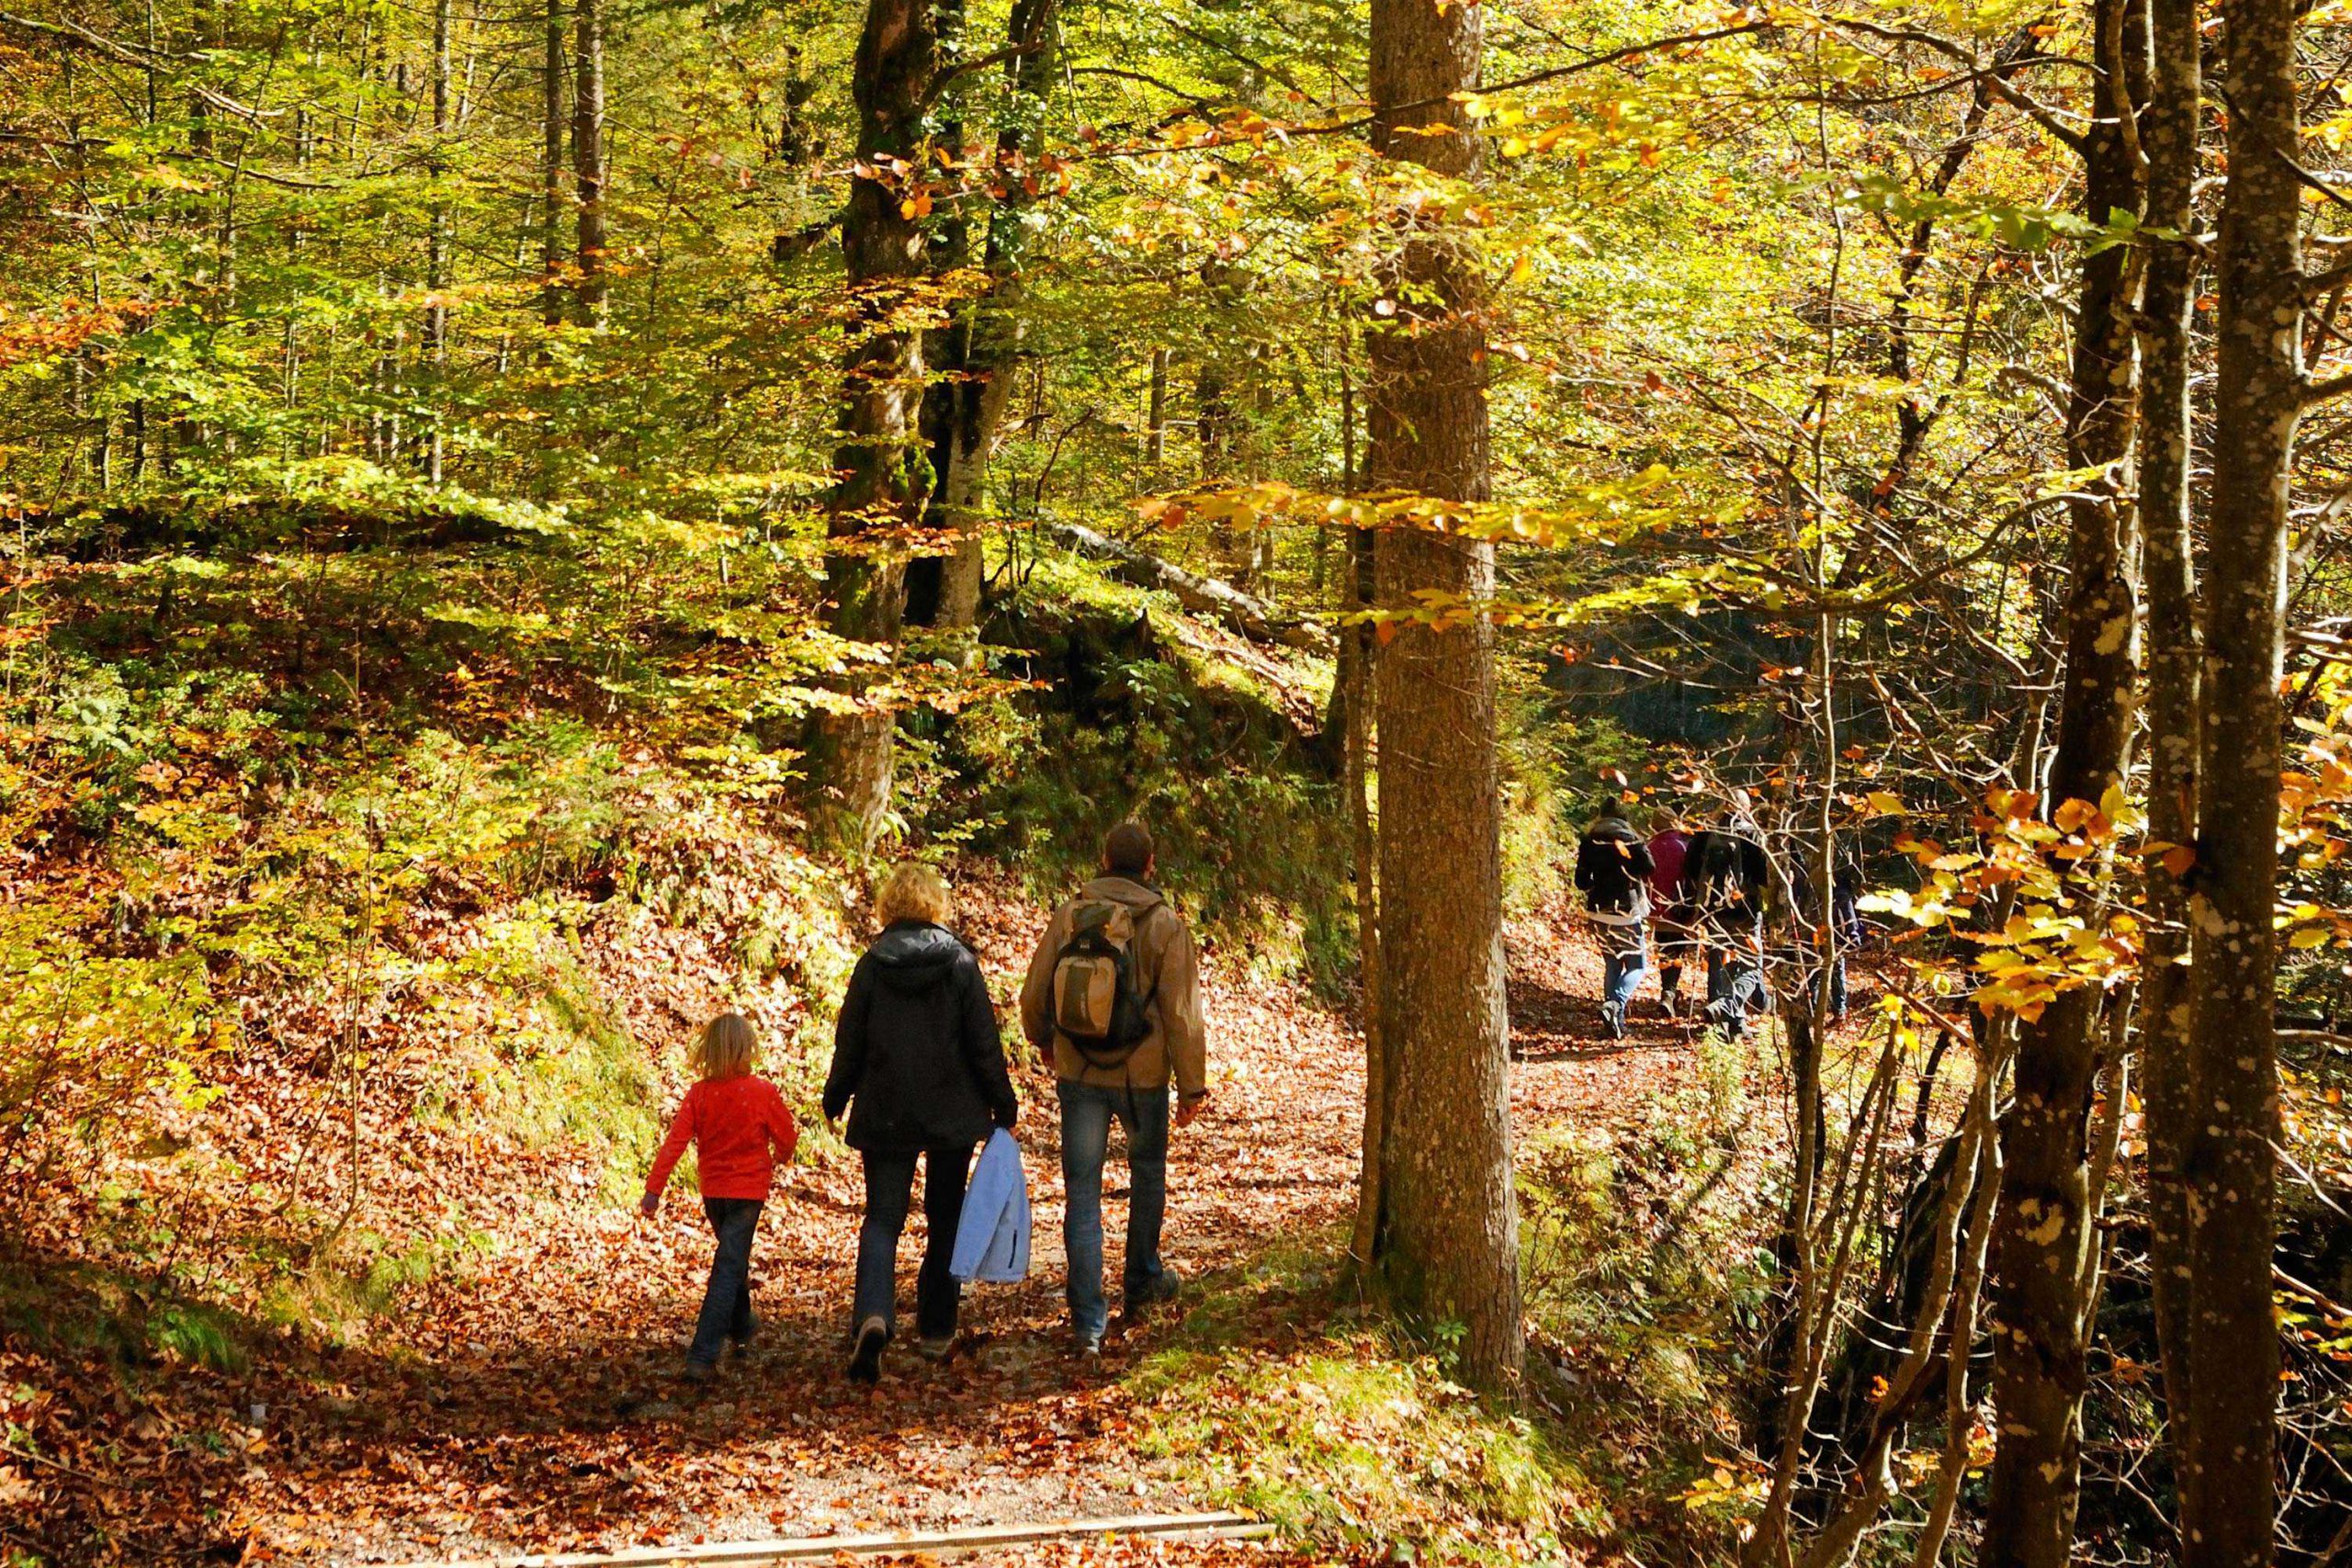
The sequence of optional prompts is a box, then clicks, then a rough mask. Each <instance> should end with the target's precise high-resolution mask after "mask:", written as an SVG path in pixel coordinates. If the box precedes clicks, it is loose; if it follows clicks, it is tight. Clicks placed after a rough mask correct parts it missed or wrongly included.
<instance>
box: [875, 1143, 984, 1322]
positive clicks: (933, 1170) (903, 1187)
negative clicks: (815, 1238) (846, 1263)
mask: <svg viewBox="0 0 2352 1568" xmlns="http://www.w3.org/2000/svg"><path fill="white" fill-rule="evenodd" d="M864 1152H865V1224H863V1225H860V1226H859V1227H858V1232H857V1300H856V1303H855V1305H854V1308H853V1309H852V1313H851V1317H852V1322H851V1324H850V1327H851V1329H852V1330H853V1331H854V1330H855V1329H856V1328H857V1326H858V1325H861V1324H863V1323H865V1320H866V1319H867V1318H869V1317H878V1318H880V1319H881V1320H882V1321H883V1322H884V1323H885V1324H886V1325H889V1326H890V1328H891V1329H892V1330H893V1331H894V1332H895V1331H896V1329H897V1326H898V1311H897V1298H898V1271H899V1232H900V1231H903V1230H905V1229H906V1228H907V1210H908V1208H909V1206H910V1204H911V1202H912V1201H913V1196H914V1185H915V1156H914V1155H913V1154H912V1153H911V1152H904V1153H902V1152H899V1151H897V1150H885V1149H867V1150H865V1151H864ZM922 1163H923V1178H922V1213H923V1219H924V1222H925V1223H926V1224H928V1225H929V1226H930V1229H931V1235H930V1237H929V1239H928V1240H926V1241H925V1242H924V1243H923V1249H922V1271H921V1272H919V1273H918V1274H917V1275H916V1276H915V1327H916V1331H917V1332H918V1333H920V1334H921V1335H922V1337H924V1338H925V1339H944V1338H946V1337H948V1336H949V1335H951V1334H953V1333H955V1332H956V1303H957V1302H959V1301H960V1300H961V1299H962V1298H963V1294H964V1287H963V1286H962V1285H960V1284H958V1283H957V1282H956V1276H955V1275H953V1274H950V1273H949V1272H948V1271H947V1265H948V1261H949V1259H951V1258H954V1257H955V1256H956V1222H957V1221H958V1220H960V1219H962V1218H963V1217H964V1182H965V1179H966V1178H967V1177H968V1176H969V1175H970V1174H971V1168H972V1146H971V1145H968V1144H967V1145H965V1146H964V1147H962V1148H954V1149H928V1150H925V1151H924V1153H923V1156H922Z"/></svg>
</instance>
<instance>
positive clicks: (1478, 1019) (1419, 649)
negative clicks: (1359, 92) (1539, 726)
mask: <svg viewBox="0 0 2352 1568" xmlns="http://www.w3.org/2000/svg"><path fill="white" fill-rule="evenodd" d="M1482 17H1483V12H1482V11H1481V9H1480V8H1479V7H1477V6H1463V5H1457V4H1443V5H1441V4H1440V0H1374V5H1373V8H1372V100H1373V106H1374V143H1375V145H1376V146H1377V147H1378V148H1379V150H1380V152H1382V154H1383V155H1384V156H1386V157H1388V158H1390V159H1393V160H1397V161H1398V162H1402V163H1413V164H1422V165H1425V166H1427V167H1429V168H1430V169H1433V170H1435V171H1437V172H1438V173H1440V174H1442V175H1452V176H1455V177H1465V176H1467V175H1471V174H1473V173H1474V172H1475V171H1476V165H1477V156H1478V153H1477V142H1476V138H1475V136H1473V135H1472V134H1471V133H1470V132H1469V131H1468V130H1466V129H1465V127H1464V114H1463V110H1462V108H1461V107H1460V105H1459V104H1457V103H1456V102H1454V101H1453V95H1456V94H1460V93H1463V92H1465V91H1467V90H1469V89H1472V88H1474V87H1476V85H1477V83H1478V68H1479V58H1480V49H1481V41H1482V40H1481V27H1482ZM1435 126H1445V127H1448V128H1449V129H1448V130H1443V131H1442V132H1436V133H1431V131H1430V128H1432V127H1435ZM1397 222H1398V223H1399V224H1400V226H1402V232H1401V233H1400V235H1399V238H1400V240H1401V242H1402V246H1403V249H1402V254H1401V255H1400V256H1399V257H1398V260H1397V278H1396V297H1397V300H1398V308H1397V313H1396V314H1395V316H1393V317H1391V318H1388V319H1387V321H1386V323H1385V325H1384V326H1383V327H1382V328H1381V329H1380V330H1378V331H1376V332H1374V333H1371V334H1370V335H1369V336H1368V339H1367V358H1368V361H1369V367H1368V372H1367V378H1366V391H1367V393H1368V394H1369V400H1370V403H1371V421H1370V423H1371V437H1372V441H1371V453H1370V461H1369V463H1368V465H1367V468H1368V473H1367V479H1368V480H1369V483H1370V485H1371V488H1373V489H1374V490H1375V491H1378V490H1397V491H1413V492H1416V493H1419V494H1425V495H1436V496H1443V497H1447V498H1450V499H1457V500H1476V499H1483V498H1484V497H1485V496H1486V494H1487V394H1486V366H1485V354H1484V346H1485V345H1484V343H1483V341H1482V336H1481V333H1480V331H1479V328H1478V326H1477V321H1476V304H1477V301H1478V297H1479V280H1478V276H1477V268H1476V259H1475V257H1474V256H1473V255H1472V254H1470V253H1469V251H1468V248H1467V247H1466V246H1464V245H1462V244H1460V243H1458V242H1457V241H1456V240H1455V239H1453V237H1450V236H1448V235H1446V234H1444V233H1443V232H1442V231H1436V230H1434V229H1432V228H1430V227H1425V226H1423V225H1424V220H1421V219H1419V218H1418V217H1411V216H1406V215H1402V214H1400V215H1399V216H1398V218H1397ZM1376 555H1377V564H1378V583H1379V601H1380V604H1381V606H1382V607H1383V608H1384V609H1390V610H1394V609H1398V608H1401V607H1404V606H1407V605H1409V604H1412V603H1413V594H1414V593H1415V592H1417V591H1419V590H1423V589H1439V590H1443V591H1446V592H1452V593H1456V594H1459V595H1461V596H1462V597H1463V598H1464V599H1467V600H1472V601H1476V600H1479V599H1484V598H1487V597H1488V596H1490V595H1491V594H1492V592H1493V589H1494V579H1495V557H1494V547H1492V546H1491V545H1487V544H1481V543H1476V542H1474V541H1471V540H1468V539H1464V538H1461V537H1458V536H1450V535H1445V534H1440V533H1434V532H1429V531H1424V530H1419V529H1409V528H1399V529H1394V530H1391V531H1389V532H1387V533H1385V534H1384V535H1383V536H1381V538H1380V540H1379V542H1378V545H1377V547H1376ZM1494 635H1495V634H1494V628H1493V626H1492V625H1491V624H1490V623H1488V622H1487V621H1486V620H1484V619H1477V620H1473V621H1471V622H1469V623H1467V624H1465V625H1459V626H1453V627H1451V628H1449V629H1445V630H1435V629H1432V628H1431V627H1430V626H1427V625H1413V624H1399V626H1398V630H1397V635H1396V637H1395V638H1394V639H1393V640H1392V641H1391V642H1390V643H1389V645H1388V646H1387V648H1385V649H1384V650H1383V651H1382V654H1381V658H1380V662H1379V673H1378V687H1379V721H1380V755H1381V766H1380V797H1381V799H1380V877H1379V881H1380V887H1381V890H1382V902H1381V910H1380V930H1381V947H1380V954H1381V971H1382V973H1381V981H1380V991H1381V1022H1380V1028H1381V1033H1382V1038H1383V1043H1384V1048H1385V1057H1386V1060H1387V1062H1388V1064H1389V1066H1390V1068H1391V1072H1390V1076H1389V1081H1388V1085H1387V1088H1388V1092H1389V1107H1388V1115H1389V1125H1388V1138H1387V1151H1386V1152H1387V1158H1386V1160H1385V1162H1384V1163H1385V1177H1386V1203H1385V1209H1386V1216H1385V1218H1386V1225H1385V1232H1384V1234H1383V1238H1382V1239H1383V1247H1382V1249H1381V1256H1380V1264H1381V1274H1382V1277H1383V1279H1384V1280H1385V1282H1386V1284H1387V1287H1388V1289H1389V1291H1390V1292H1391V1295H1392V1299H1393V1300H1394V1302H1395V1303H1396V1304H1397V1306H1398V1307H1399V1308H1400V1309H1401V1310H1402V1311H1404V1312H1405V1313H1406V1314H1408V1315H1410V1316H1413V1317H1416V1318H1419V1320H1421V1321H1423V1322H1425V1323H1428V1324H1430V1325H1459V1327H1460V1329H1461V1332H1462V1339H1461V1353H1462V1370H1463V1374H1464V1377H1465V1378H1467V1379H1469V1380H1470V1381H1472V1382H1477V1383H1481V1384H1484V1385H1487V1386H1489V1387H1494V1386H1498V1385H1507V1384H1510V1383H1511V1382H1515V1381H1516V1379H1517V1378H1518V1375H1519V1372H1520V1368H1521V1357H1522V1353H1523V1349H1524V1343H1523V1330H1522V1325H1521V1318H1520V1294H1519V1235H1518V1209H1517V1204H1516V1202H1515V1200H1514V1194H1513V1192H1512V1189H1511V1150H1510V1118H1509V1111H1510V1103H1509V1101H1510V1093H1509V1083H1508V1076H1509V1070H1510V1069H1509V1063H1508V1060H1507V1057H1506V1054H1505V1053H1506V1042H1507V1038H1508V1034H1509V1030H1508V1023H1507V1019H1506V1014H1505V1000H1504V994H1503V952H1502V868H1501V853H1500V848H1499V841H1500V829H1501V795H1500V791H1499V789H1498V779H1497V765H1496V755H1495V668H1494Z"/></svg>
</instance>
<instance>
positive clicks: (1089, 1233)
mask: <svg viewBox="0 0 2352 1568" xmlns="http://www.w3.org/2000/svg"><path fill="white" fill-rule="evenodd" d="M1057 1087H1058V1089H1059V1090H1060V1094H1061V1102H1062V1186H1063V1189H1064V1190H1065V1192H1066V1194H1067V1198H1066V1213H1065V1214H1064V1218H1063V1227H1062V1228H1063V1234H1064V1237H1065V1239H1066V1242H1067V1245H1068V1247H1069V1321H1070V1326H1071V1327H1072V1328H1075V1329H1076V1330H1077V1331H1078V1332H1079V1333H1080V1334H1081V1335H1085V1336H1088V1337H1094V1338H1100V1337H1102V1334H1103V1329H1105V1328H1106V1327H1108V1326H1109V1325H1110V1321H1111V1309H1110V1303H1107V1302H1106V1301H1104V1299H1103V1161H1104V1160H1105V1159H1106V1158H1107V1157H1108V1156H1109V1154H1110V1148H1111V1119H1112V1118H1113V1117H1114V1116H1115V1117H1117V1118H1118V1121H1119V1125H1120V1126H1122V1127H1124V1128H1125V1129H1126V1134H1127V1178H1128V1181H1127V1187H1128V1191H1127V1266H1126V1270H1125V1285H1126V1294H1127V1300H1129V1301H1130V1302H1132V1301H1135V1300H1136V1299H1137V1298H1138V1297H1139V1296H1140V1295H1142V1294H1143V1293H1144V1292H1146V1291H1148V1289H1149V1288H1150V1287H1151V1286H1152V1285H1153V1284H1154V1283H1155V1282H1156V1281H1157V1280H1159V1276H1160V1273H1161V1269H1160V1264H1159V1227H1160V1224H1161V1222H1162V1221H1163V1220H1164V1219H1165V1218H1166V1217H1167V1213H1168V1090H1167V1088H1166V1087H1165V1086H1164V1085H1163V1086H1161V1087H1159V1088H1157V1089H1103V1088H1100V1087H1098V1086H1096V1085H1094V1084H1084V1083H1073V1082H1070V1081H1069V1079H1067V1078H1066V1079H1064V1080H1063V1081H1062V1082H1061V1083H1060V1084H1059V1085H1058V1086H1057Z"/></svg>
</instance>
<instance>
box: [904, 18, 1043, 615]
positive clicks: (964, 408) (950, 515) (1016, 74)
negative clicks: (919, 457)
mask: <svg viewBox="0 0 2352 1568" xmlns="http://www.w3.org/2000/svg"><path fill="white" fill-rule="evenodd" d="M1057 3H1058V0H1015V3H1014V5H1013V7H1012V17H1011V19H1010V21H1009V22H1008V24H1007V36H1006V47H1007V48H1008V49H1012V50H1015V51H1020V52H1018V53H1016V54H1014V55H1013V56H1012V58H1011V59H1010V60H1008V61H1007V62H1006V63H1005V79H1006V85H1008V86H1010V87H1011V88H1012V97H1011V107H1009V108H1008V109H1007V111H1006V114H1005V118H1004V122H1003V124H1002V125H1001V127H1000V128H999V130H998V131H997V139H996V151H995V166H994V168H993V170H992V171H989V170H977V169H976V170H967V171H966V177H967V179H976V180H981V181H987V180H990V179H993V180H995V181H997V182H999V186H998V188H1000V189H1001V191H1002V193H1003V194H1002V195H1001V196H999V197H996V198H995V201H994V204H993V206H992V207H991V208H990V209H989V222H988V236H987V239H986V242H985V243H984V245H983V249H982V254H981V258H980V259H981V267H982V270H983V272H984V273H985V275H986V277H987V282H986V283H985V284H984V285H983V286H982V288H980V290H979V291H978V294H977V295H976V296H975V297H974V298H972V299H967V300H965V301H964V302H963V303H962V304H960V305H959V306H957V308H956V313H955V317H954V319H953V320H952V321H949V322H948V324H947V325H946V327H944V329H942V330H941V331H938V332H935V333H932V334H931V341H930V343H929V344H927V345H926V353H927V355H929V356H930V359H931V361H932V362H931V363H930V365H929V367H928V368H929V369H930V371H931V373H932V377H933V379H932V381H931V384H930V386H929V387H928V388H927V389H925V391H924V393H923V405H922V430H923V441H924V444H925V446H928V447H929V448H930V452H931V471H932V491H931V497H930V502H929V504H928V506H927V507H926V508H925V513H924V517H923V525H924V526H925V527H927V528H932V529H935V530H938V531H941V532H943V533H949V534H953V535H955V536H956V546H955V548H954V549H953V550H952V551H951V552H950V553H948V554H947V555H944V556H926V557H922V558H918V559H917V560H915V561H914V562H912V563H911V564H910V567H909V569H908V599H909V605H910V608H909V618H910V620H916V621H920V622H922V624H924V625H927V626H936V627H938V628H939V629H940V630H943V631H956V630H964V629H967V628H969V627H970V626H972V625H973V624H974V623H975V622H976V621H977V620H978V618H979V609H980V578H981V550H980V534H979V524H980V514H981V512H982V509H983V503H984V502H985V501H986V490H987V484H988V471H989V459H990V457H993V456H994V455H995V451H996V442H997V432H998V430H999V428H1000V427H1001V425H1002V423H1003V419H1004V408H1005V404H1006V402H1007V401H1008V400H1010V397H1011V394H1012V368H1013V365H1014V362H1015V359H1016V356H1017V355H1018V354H1019V352H1020V347H1021V341H1020V323H1019V321H1018V320H1017V319H1016V318H1015V316H1014V314H1013V311H1012V304H1013V301H1014V298H1015V296H1016V294H1017V291H1018V289H1019V287H1020V271H1021V261H1022V256H1021V252H1022V249H1023V246H1022V243H1021V242H1022V235H1023V230H1022V227H1021V212H1022V209H1023V208H1025V207H1026V206H1027V205H1028V191H1027V188H1026V186H1024V184H1023V179H1024V175H1025V171H1026V168H1027V164H1028V162H1029V160H1030V159H1031V158H1032V157H1034V155H1035V153H1036V152H1037V150H1038V146H1039V137H1038V133H1037V132H1038V124H1039V108H1040V106H1042V104H1043V102H1044V100H1045V97H1046V94H1047V93H1048V92H1049V91H1051V90H1052V87H1053V84H1054V71H1055V64H1056V55H1055V52H1054V50H1053V48H1052V44H1053V40H1054V37H1055V25H1056V16H1055V11H1056V7H1057ZM947 14H948V13H947V12H946V11H945V10H944V9H943V11H942V15H943V16H944V15H947ZM956 14H958V15H960V11H959V12H958V13H956ZM958 130H959V132H960V128H958ZM954 140H955V141H956V142H957V143H958V144H959V145H960V144H961V142H962V141H963V138H962V136H961V135H960V134H957V135H956V136H955V137H954ZM942 239H943V243H935V244H934V245H933V257H932V259H933V265H934V266H935V267H936V268H938V269H939V270H942V271H953V270H957V269H961V268H964V267H967V266H968V265H971V257H970V254H969V250H970V246H969V241H968V238H967V224H966V220H964V218H963V217H962V215H961V213H960V211H959V212H958V213H957V214H956V215H955V216H953V217H951V218H950V219H949V220H948V221H947V222H946V223H945V224H944V225H943V228H942Z"/></svg>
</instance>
